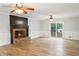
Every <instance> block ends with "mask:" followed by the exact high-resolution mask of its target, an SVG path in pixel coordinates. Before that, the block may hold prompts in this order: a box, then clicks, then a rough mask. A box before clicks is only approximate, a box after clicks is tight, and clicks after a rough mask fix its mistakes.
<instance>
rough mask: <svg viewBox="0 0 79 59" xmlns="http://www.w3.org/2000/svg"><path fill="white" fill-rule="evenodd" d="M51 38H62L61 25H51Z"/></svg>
mask: <svg viewBox="0 0 79 59" xmlns="http://www.w3.org/2000/svg"><path fill="white" fill-rule="evenodd" d="M51 37H55V38H62V37H63V23H51Z"/></svg>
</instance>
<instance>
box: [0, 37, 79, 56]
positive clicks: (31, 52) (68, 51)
mask: <svg viewBox="0 0 79 59" xmlns="http://www.w3.org/2000/svg"><path fill="white" fill-rule="evenodd" d="M0 55H1V56H79V40H68V39H56V38H36V39H26V40H21V41H17V44H13V45H11V44H10V45H5V46H1V47H0Z"/></svg>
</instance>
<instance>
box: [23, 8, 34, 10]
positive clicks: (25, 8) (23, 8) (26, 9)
mask: <svg viewBox="0 0 79 59" xmlns="http://www.w3.org/2000/svg"><path fill="white" fill-rule="evenodd" d="M22 9H24V10H34V8H22Z"/></svg>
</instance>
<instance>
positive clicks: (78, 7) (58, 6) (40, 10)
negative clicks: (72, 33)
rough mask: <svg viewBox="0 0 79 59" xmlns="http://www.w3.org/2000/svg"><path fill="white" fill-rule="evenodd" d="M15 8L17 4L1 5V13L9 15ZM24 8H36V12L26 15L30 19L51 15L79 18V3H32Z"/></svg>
mask: <svg viewBox="0 0 79 59" xmlns="http://www.w3.org/2000/svg"><path fill="white" fill-rule="evenodd" d="M2 6H4V7H2ZM5 6H6V7H5ZM14 6H15V4H0V11H1V12H5V13H8V12H10V10H11V9H12V8H13V7H14ZM24 7H32V8H35V10H34V12H32V13H30V14H26V15H24V16H27V17H30V18H39V19H44V18H47V17H48V16H49V15H53V17H54V18H70V17H79V3H32V4H24Z"/></svg>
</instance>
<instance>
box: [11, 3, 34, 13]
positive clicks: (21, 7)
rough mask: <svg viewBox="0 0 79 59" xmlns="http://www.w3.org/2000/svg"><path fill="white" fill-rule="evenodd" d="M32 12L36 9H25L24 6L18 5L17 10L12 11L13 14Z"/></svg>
mask: <svg viewBox="0 0 79 59" xmlns="http://www.w3.org/2000/svg"><path fill="white" fill-rule="evenodd" d="M30 11H34V8H26V7H23V4H16V8H15V9H13V10H11V13H17V14H28V13H29V12H30Z"/></svg>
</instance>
